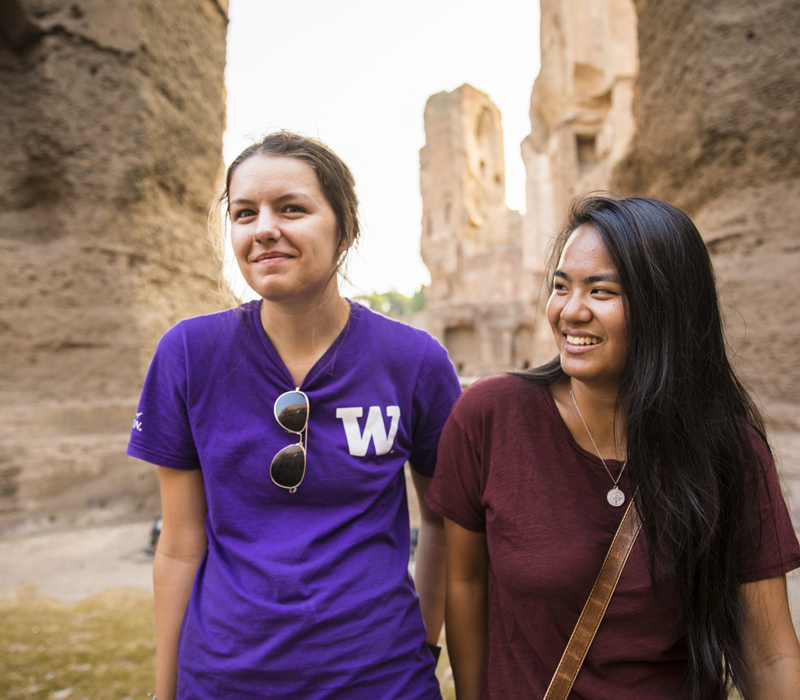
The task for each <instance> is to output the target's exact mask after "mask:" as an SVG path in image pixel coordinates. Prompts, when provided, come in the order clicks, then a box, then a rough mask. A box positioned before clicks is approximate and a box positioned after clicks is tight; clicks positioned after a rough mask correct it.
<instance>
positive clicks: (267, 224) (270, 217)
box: [253, 208, 281, 243]
mask: <svg viewBox="0 0 800 700" xmlns="http://www.w3.org/2000/svg"><path fill="white" fill-rule="evenodd" d="M253 237H254V238H255V239H256V240H257V241H258V242H259V243H264V242H265V241H277V240H278V239H279V238H280V237H281V230H280V226H279V225H278V221H277V217H276V216H275V215H274V213H273V212H272V211H270V210H269V209H267V208H262V209H260V210H259V212H258V219H257V220H256V228H255V231H254V233H253Z"/></svg>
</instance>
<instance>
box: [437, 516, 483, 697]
mask: <svg viewBox="0 0 800 700" xmlns="http://www.w3.org/2000/svg"><path fill="white" fill-rule="evenodd" d="M445 532H446V534H447V600H446V603H445V628H446V631H447V652H448V654H449V655H450V663H451V664H452V667H453V679H454V680H455V685H456V696H457V697H458V700H479V698H480V695H481V682H482V680H483V666H484V657H485V656H486V647H487V643H488V618H489V603H488V584H487V581H488V573H489V552H488V550H487V548H486V535H485V534H482V533H478V532H472V531H471V530H466V529H464V528H463V527H461V526H460V525H457V524H456V523H454V522H452V521H451V520H448V519H447V518H445Z"/></svg>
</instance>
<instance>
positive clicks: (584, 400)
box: [552, 378, 626, 460]
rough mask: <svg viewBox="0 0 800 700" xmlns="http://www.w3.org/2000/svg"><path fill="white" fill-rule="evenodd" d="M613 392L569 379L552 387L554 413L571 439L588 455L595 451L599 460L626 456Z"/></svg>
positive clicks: (615, 394) (616, 390) (615, 391)
mask: <svg viewBox="0 0 800 700" xmlns="http://www.w3.org/2000/svg"><path fill="white" fill-rule="evenodd" d="M617 393H618V387H609V386H602V387H601V386H594V385H589V384H584V383H583V382H581V381H578V380H575V379H571V378H570V379H568V380H566V381H563V382H561V383H559V384H557V385H556V386H554V387H553V388H552V394H553V398H554V399H555V401H556V406H557V408H558V411H559V413H560V414H561V417H562V419H563V420H564V423H565V424H566V426H567V428H568V429H569V431H570V433H571V434H572V437H573V438H574V439H575V441H576V442H577V443H578V444H579V445H580V446H581V447H583V448H584V449H585V450H587V451H588V452H591V453H593V454H597V452H598V450H599V452H600V456H601V457H602V458H603V459H618V460H624V459H625V457H626V449H625V441H624V439H623V435H624V431H623V426H622V420H621V418H620V416H619V414H618V412H617ZM590 435H591V437H590ZM592 440H594V442H592ZM595 445H596V448H595Z"/></svg>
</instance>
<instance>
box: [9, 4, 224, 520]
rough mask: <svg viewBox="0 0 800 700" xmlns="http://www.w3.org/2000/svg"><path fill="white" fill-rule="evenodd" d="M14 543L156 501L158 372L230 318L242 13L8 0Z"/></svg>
mask: <svg viewBox="0 0 800 700" xmlns="http://www.w3.org/2000/svg"><path fill="white" fill-rule="evenodd" d="M0 9H2V12H0V105H2V107H0V116H1V117H2V118H0V159H2V161H3V168H2V170H0V353H1V354H2V358H3V361H2V372H0V532H13V531H22V530H31V529H38V528H41V527H48V526H51V525H55V526H63V525H65V524H69V523H76V524H78V523H83V524H86V523H90V522H97V521H102V520H104V519H113V518H119V517H124V516H126V515H130V514H132V513H137V512H138V513H142V512H149V511H152V510H153V509H155V508H156V505H157V504H156V495H157V494H156V487H155V480H154V475H153V474H148V473H145V472H143V471H142V470H141V469H140V468H139V467H136V466H133V465H132V463H130V462H129V461H128V459H127V458H126V457H125V456H124V447H125V442H126V436H127V433H128V431H129V430H130V425H131V422H132V420H133V415H134V410H135V404H136V399H137V396H138V393H139V390H140V388H141V383H142V380H143V376H144V372H145V370H146V368H147V365H148V363H149V359H150V357H151V356H152V352H153V350H154V348H155V343H156V341H157V339H158V338H159V337H160V335H161V334H162V333H163V332H164V331H165V330H166V329H167V328H168V327H169V326H170V325H172V324H173V323H175V322H176V321H177V320H178V319H180V318H183V317H185V316H190V315H194V314H198V313H202V312H207V311H211V310H214V309H215V308H217V307H218V306H219V302H218V299H217V295H216V282H215V275H216V266H215V263H214V257H213V255H212V253H211V251H210V249H209V248H208V247H207V244H206V243H205V240H206V236H205V228H206V223H205V222H206V212H207V208H208V204H209V202H210V200H211V198H212V195H213V191H214V182H215V179H216V177H217V174H218V172H219V168H220V164H221V146H222V130H223V126H224V88H223V70H224V65H225V33H226V27H227V18H226V10H227V5H226V4H220V3H217V2H214V1H213V0H198V1H195V0H170V2H167V1H166V0H136V1H134V0H130V1H128V0H110V1H103V2H100V1H99V0H74V1H73V2H65V1H63V0H3V2H2V7H0Z"/></svg>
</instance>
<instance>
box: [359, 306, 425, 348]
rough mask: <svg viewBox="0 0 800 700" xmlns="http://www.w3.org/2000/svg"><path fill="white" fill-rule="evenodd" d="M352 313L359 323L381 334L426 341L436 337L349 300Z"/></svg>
mask: <svg viewBox="0 0 800 700" xmlns="http://www.w3.org/2000/svg"><path fill="white" fill-rule="evenodd" d="M350 305H351V309H352V313H353V315H354V316H355V317H356V318H357V319H358V322H359V324H363V325H364V326H365V327H366V328H369V329H370V330H374V331H378V332H380V333H381V334H388V335H390V336H394V337H399V338H404V339H407V340H409V341H411V342H413V341H417V342H428V341H430V340H433V341H434V342H438V341H436V339H435V338H434V337H433V336H432V335H431V334H430V333H428V331H425V330H422V329H421V328H416V327H415V326H411V325H409V324H408V323H404V322H403V321H400V320H399V319H396V318H389V317H388V316H384V315H383V314H381V313H378V312H377V311H373V310H372V309H370V308H369V307H368V306H364V305H363V304H359V303H358V302H357V301H352V300H350Z"/></svg>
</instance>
